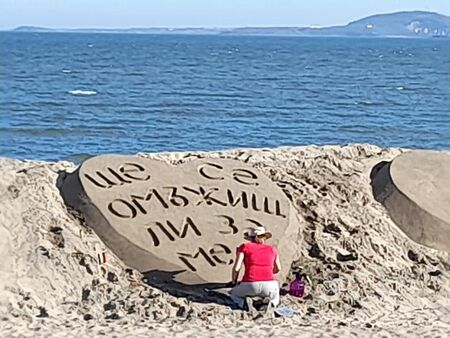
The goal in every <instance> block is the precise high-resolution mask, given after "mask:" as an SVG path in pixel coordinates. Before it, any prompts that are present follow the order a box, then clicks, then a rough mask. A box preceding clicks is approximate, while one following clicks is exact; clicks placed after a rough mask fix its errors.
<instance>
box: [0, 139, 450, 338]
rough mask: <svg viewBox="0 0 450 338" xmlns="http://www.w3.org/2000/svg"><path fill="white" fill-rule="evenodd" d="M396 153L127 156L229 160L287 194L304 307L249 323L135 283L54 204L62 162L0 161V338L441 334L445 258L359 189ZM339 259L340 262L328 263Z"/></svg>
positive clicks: (449, 279)
mask: <svg viewBox="0 0 450 338" xmlns="http://www.w3.org/2000/svg"><path fill="white" fill-rule="evenodd" d="M405 151H408V150H406V149H398V148H388V149H383V148H379V147H377V146H372V145H367V144H363V145H350V146H345V147H340V146H324V147H316V146H307V147H292V148H277V149H237V150H229V151H223V152H209V153H204V152H183V153H160V154H145V153H140V154H138V156H142V157H148V158H152V159H159V160H161V161H166V162H167V163H171V164H180V163H183V162H187V161H189V160H192V159H196V158H230V159H238V160H241V161H245V162H246V163H248V164H249V165H251V166H253V167H255V168H258V169H259V170H261V171H262V172H264V173H265V174H266V175H267V176H268V177H269V178H270V179H271V180H272V181H273V182H275V183H276V184H277V185H278V186H279V187H280V188H281V189H282V190H283V192H284V193H285V194H286V195H287V196H289V197H290V200H291V202H292V205H293V207H294V208H295V210H296V212H297V213H298V217H300V218H301V219H302V221H303V223H302V224H305V226H304V228H303V229H301V231H302V238H303V239H302V240H301V241H300V242H298V243H296V246H297V249H298V252H299V253H300V254H299V257H297V259H296V261H295V262H294V266H299V267H301V268H302V270H303V271H305V272H306V273H308V274H309V275H310V276H311V278H312V287H310V288H308V289H307V293H308V296H307V297H306V298H305V299H302V300H299V299H297V298H293V297H291V296H283V297H282V301H281V302H282V305H284V306H289V307H291V308H293V309H295V311H296V312H297V314H296V315H294V316H293V317H291V318H274V317H273V316H272V315H262V314H258V315H257V316H256V317H253V316H252V315H251V314H249V313H246V312H243V311H240V310H232V309H230V308H229V307H227V306H224V305H218V304H215V303H198V302H193V301H192V300H190V299H189V298H183V297H178V298H177V297H174V296H172V295H170V294H168V293H166V292H163V291H161V290H159V289H157V288H154V287H152V286H148V285H147V284H145V283H144V282H143V281H142V275H141V274H140V273H139V272H137V271H135V270H133V269H130V268H129V267H127V266H126V265H125V264H124V263H123V262H121V261H120V260H119V259H118V258H117V257H116V256H115V255H114V254H113V253H112V252H111V251H110V250H109V249H108V248H107V247H106V246H105V244H104V243H103V242H102V241H101V240H100V239H99V237H98V236H97V235H96V234H95V233H94V232H93V231H92V229H90V228H89V227H87V226H86V224H85V223H84V222H83V220H82V219H81V218H80V217H79V216H77V215H76V213H74V212H72V211H71V210H68V208H67V206H66V205H65V203H64V201H63V199H62V197H61V194H60V191H59V188H58V187H59V185H60V182H59V181H60V179H61V177H62V175H63V174H62V173H64V172H72V171H74V170H75V169H76V167H77V166H76V165H75V164H73V163H70V162H64V161H61V162H55V163H50V162H42V161H22V160H15V159H7V158H2V159H0V170H1V175H0V200H1V203H0V241H1V245H0V250H1V253H2V255H1V257H2V259H1V261H0V284H1V288H0V332H1V333H2V336H3V337H47V336H52V337H80V336H88V335H89V336H104V335H106V336H111V337H113V336H114V337H128V336H131V335H133V336H135V337H148V336H152V337H165V336H177V337H196V336H205V337H216V336H222V337H248V335H249V333H251V334H254V335H258V336H281V337H283V336H292V335H295V336H300V337H306V336H308V337H343V336H344V337H347V336H355V337H357V336H358V337H360V336H363V337H405V336H408V337H445V336H449V335H450V258H449V254H448V253H445V252H444V251H438V250H435V249H432V248H429V247H426V246H423V245H420V244H418V243H416V242H414V241H413V240H411V239H409V238H408V237H407V236H406V235H405V234H404V233H403V232H402V231H401V230H400V229H399V228H398V227H397V226H396V224H395V223H394V222H393V221H392V219H391V217H390V216H389V214H388V212H387V210H386V209H385V208H384V207H383V205H382V204H380V203H379V202H377V201H376V200H375V198H374V196H373V192H372V188H371V185H370V173H371V171H372V169H373V167H374V166H375V165H376V164H377V163H379V162H381V161H390V160H392V159H393V158H394V157H396V156H397V155H399V154H401V153H403V152H405ZM349 254H351V255H352V257H353V258H352V259H349V260H342V259H339V257H342V256H348V255H349ZM103 255H104V256H103ZM101 257H106V261H102V260H101V259H100V258H101Z"/></svg>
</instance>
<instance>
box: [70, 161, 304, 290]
mask: <svg viewBox="0 0 450 338" xmlns="http://www.w3.org/2000/svg"><path fill="white" fill-rule="evenodd" d="M62 193H63V196H64V199H65V201H66V203H67V204H69V205H70V206H72V207H74V208H75V209H77V210H79V211H81V212H82V214H83V216H84V217H85V219H86V222H87V224H88V225H89V226H90V227H92V228H93V229H94V230H95V231H96V233H97V234H98V235H99V236H100V237H101V238H102V239H103V240H104V241H105V242H106V244H107V245H108V246H109V248H110V249H111V250H112V251H114V252H115V253H116V254H117V255H118V256H119V257H120V258H121V259H122V260H123V261H124V262H125V263H126V264H128V265H129V266H131V267H134V268H136V269H138V270H140V271H141V272H148V271H153V272H161V274H160V275H162V276H165V277H163V278H166V279H174V280H175V281H178V282H182V283H187V284H197V283H205V282H227V281H229V280H230V271H231V265H232V264H233V260H234V258H235V252H236V248H237V246H238V245H239V244H241V243H242V242H244V240H243V234H244V232H245V231H247V229H248V228H251V227H255V226H258V225H263V226H265V227H266V228H267V229H269V230H270V231H271V232H272V233H273V238H272V239H271V240H270V241H269V243H270V244H273V245H275V246H276V247H277V248H278V251H279V254H280V258H281V261H282V265H284V272H283V275H282V276H280V277H281V278H283V277H284V276H285V275H286V273H287V272H288V269H289V266H290V263H291V262H292V260H293V259H294V255H295V247H296V245H295V244H296V241H297V237H298V233H299V230H300V228H299V223H298V221H297V217H296V213H295V211H294V209H293V208H292V206H291V204H290V201H289V200H288V198H287V197H286V195H285V194H284V193H283V192H282V191H281V189H280V188H278V187H277V186H276V184H275V183H274V182H272V181H271V180H270V179H269V178H268V177H267V176H265V175H264V174H263V173H261V172H260V171H258V170H256V169H255V168H253V167H251V166H249V165H247V164H245V163H244V162H241V161H237V160H230V159H202V160H194V161H190V162H187V163H184V164H180V165H178V166H172V165H169V164H166V163H164V162H162V161H157V160H151V159H147V158H141V157H125V156H97V157H93V158H91V159H88V160H86V161H85V162H84V163H83V164H82V165H81V166H80V168H79V169H78V170H77V171H76V172H75V173H73V174H70V175H69V176H68V177H67V178H66V179H65V181H64V183H63V187H62Z"/></svg>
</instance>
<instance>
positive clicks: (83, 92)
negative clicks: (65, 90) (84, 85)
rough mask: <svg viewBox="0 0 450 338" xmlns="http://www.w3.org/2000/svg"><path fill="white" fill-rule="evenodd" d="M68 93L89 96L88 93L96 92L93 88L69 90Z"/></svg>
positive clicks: (93, 93)
mask: <svg viewBox="0 0 450 338" xmlns="http://www.w3.org/2000/svg"><path fill="white" fill-rule="evenodd" d="M69 93H70V94H72V95H75V96H89V95H96V94H97V92H96V91H95V90H80V89H76V90H69Z"/></svg>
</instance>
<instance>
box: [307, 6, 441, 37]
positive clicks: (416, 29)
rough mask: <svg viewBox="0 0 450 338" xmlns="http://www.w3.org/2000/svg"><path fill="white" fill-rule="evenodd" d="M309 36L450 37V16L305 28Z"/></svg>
mask: <svg viewBox="0 0 450 338" xmlns="http://www.w3.org/2000/svg"><path fill="white" fill-rule="evenodd" d="M302 33H303V34H308V35H344V36H423V37H426V36H450V17H448V16H445V15H442V14H438V13H431V12H421V11H415V12H398V13H392V14H378V15H372V16H369V17H366V18H364V19H360V20H357V21H353V22H350V23H349V24H348V25H346V26H338V27H327V28H306V29H302Z"/></svg>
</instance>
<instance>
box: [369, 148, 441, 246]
mask: <svg viewBox="0 0 450 338" xmlns="http://www.w3.org/2000/svg"><path fill="white" fill-rule="evenodd" d="M374 192H375V197H376V198H377V200H379V201H380V202H382V203H383V205H384V206H385V207H386V208H387V209H388V211H389V214H390V215H391V217H392V219H393V220H394V222H395V223H396V224H397V225H398V226H399V227H400V228H401V229H402V230H403V231H404V232H405V233H406V234H407V235H408V236H409V237H410V238H411V239H413V240H415V241H417V242H419V243H421V244H424V245H427V246H429V247H433V248H436V249H439V250H445V251H447V252H450V155H449V154H448V153H444V152H436V151H411V152H406V153H403V154H401V155H399V156H397V157H396V158H394V159H393V160H392V162H390V163H389V164H386V165H385V166H384V167H383V168H381V170H380V171H379V172H378V173H377V174H376V175H375V178H374Z"/></svg>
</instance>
